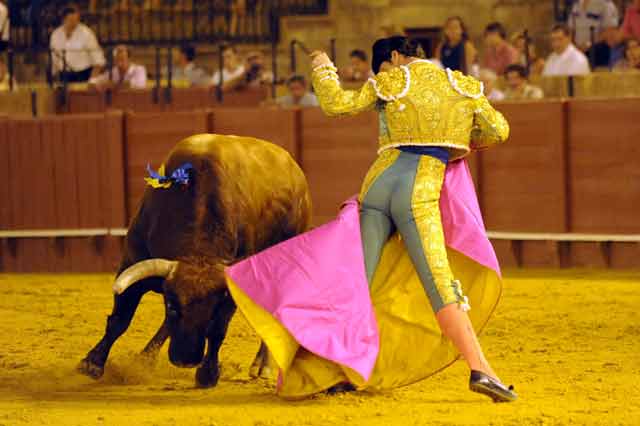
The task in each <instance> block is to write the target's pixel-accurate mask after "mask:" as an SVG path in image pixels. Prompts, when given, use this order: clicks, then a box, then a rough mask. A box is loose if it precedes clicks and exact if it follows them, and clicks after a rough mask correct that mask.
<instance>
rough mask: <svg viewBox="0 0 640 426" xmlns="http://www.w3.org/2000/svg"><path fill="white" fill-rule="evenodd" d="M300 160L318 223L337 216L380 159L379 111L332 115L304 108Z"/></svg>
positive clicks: (315, 221) (316, 109)
mask: <svg viewBox="0 0 640 426" xmlns="http://www.w3.org/2000/svg"><path fill="white" fill-rule="evenodd" d="M301 114H302V121H301V128H302V142H301V146H302V150H301V153H300V154H301V158H300V160H299V161H300V162H301V164H302V169H303V170H304V172H305V174H306V175H307V180H308V182H309V187H310V189H311V199H312V200H313V204H314V207H313V210H314V223H316V224H321V223H323V222H326V221H327V220H330V219H332V218H334V217H335V215H336V213H337V212H338V209H339V208H340V205H341V203H342V202H343V201H344V200H346V199H347V198H348V197H350V196H352V195H355V194H357V193H358V192H359V191H360V186H361V184H362V181H363V179H364V176H365V174H366V173H367V170H368V169H369V166H370V165H371V164H372V163H373V161H374V160H375V158H376V150H377V146H378V117H377V114H376V113H375V112H371V113H367V114H360V115H357V116H355V117H348V118H341V119H337V118H328V117H326V116H325V115H324V114H323V113H322V111H321V110H320V109H318V108H313V109H305V110H303V111H302V113H301Z"/></svg>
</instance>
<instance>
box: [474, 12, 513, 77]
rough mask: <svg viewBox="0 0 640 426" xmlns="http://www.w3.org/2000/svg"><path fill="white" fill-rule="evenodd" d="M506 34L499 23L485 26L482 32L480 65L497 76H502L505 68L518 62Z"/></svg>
mask: <svg viewBox="0 0 640 426" xmlns="http://www.w3.org/2000/svg"><path fill="white" fill-rule="evenodd" d="M506 37H507V32H506V30H505V29H504V27H503V26H502V24H501V23H499V22H493V23H491V24H489V25H487V28H486V29H485V30H484V41H485V45H486V46H485V52H484V56H483V62H482V65H483V67H484V68H489V69H490V70H493V72H495V73H496V74H497V75H502V74H504V71H505V70H506V69H507V66H509V65H511V64H513V63H516V62H518V51H517V50H516V49H515V48H514V47H513V46H511V45H510V44H509V43H508V42H507V40H506Z"/></svg>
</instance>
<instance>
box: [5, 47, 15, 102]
mask: <svg viewBox="0 0 640 426" xmlns="http://www.w3.org/2000/svg"><path fill="white" fill-rule="evenodd" d="M7 56H8V58H7V66H8V68H9V91H11V92H13V73H14V63H13V59H14V55H13V49H12V48H9V49H8V50H7Z"/></svg>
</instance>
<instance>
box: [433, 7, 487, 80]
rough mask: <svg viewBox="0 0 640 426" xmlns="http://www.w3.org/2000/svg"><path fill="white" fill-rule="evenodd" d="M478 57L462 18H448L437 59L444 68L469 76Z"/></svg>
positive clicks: (437, 50)
mask: <svg viewBox="0 0 640 426" xmlns="http://www.w3.org/2000/svg"><path fill="white" fill-rule="evenodd" d="M477 56H478V51H477V50H476V48H475V47H474V46H473V43H471V41H470V40H469V33H468V32H467V27H466V26H465V24H464V22H463V21H462V18H460V17H459V16H452V17H450V18H447V20H446V22H445V23H444V29H443V31H442V41H441V42H440V45H439V46H438V47H437V48H436V54H435V58H436V59H438V60H439V61H440V63H441V64H442V66H443V67H444V68H450V69H452V70H454V71H461V72H463V73H465V74H468V73H470V72H471V69H472V66H473V64H474V63H475V61H476V58H477Z"/></svg>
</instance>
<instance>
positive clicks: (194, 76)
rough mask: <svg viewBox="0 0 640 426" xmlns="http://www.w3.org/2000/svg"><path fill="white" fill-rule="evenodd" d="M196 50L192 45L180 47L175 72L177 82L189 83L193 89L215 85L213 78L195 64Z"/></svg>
mask: <svg viewBox="0 0 640 426" xmlns="http://www.w3.org/2000/svg"><path fill="white" fill-rule="evenodd" d="M195 59H196V48H195V47H193V46H190V45H184V46H182V47H180V50H179V52H178V60H177V63H178V67H177V68H176V69H175V70H174V71H175V73H174V78H175V79H176V80H184V81H187V82H188V83H189V84H190V85H191V87H208V86H211V85H213V79H212V78H211V76H210V75H209V74H208V73H207V72H206V71H205V70H204V69H203V68H200V67H199V66H197V65H196V63H195V62H194V61H195Z"/></svg>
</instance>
